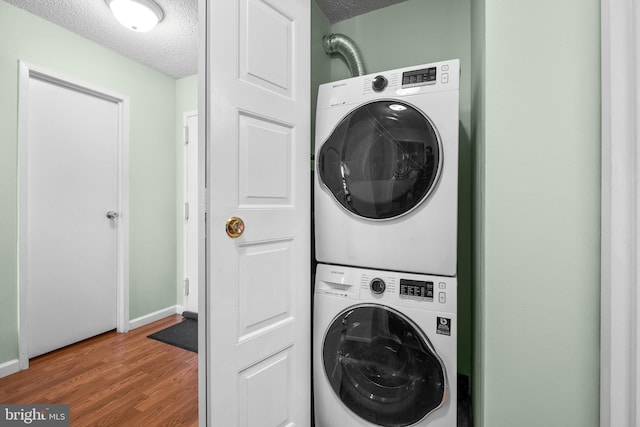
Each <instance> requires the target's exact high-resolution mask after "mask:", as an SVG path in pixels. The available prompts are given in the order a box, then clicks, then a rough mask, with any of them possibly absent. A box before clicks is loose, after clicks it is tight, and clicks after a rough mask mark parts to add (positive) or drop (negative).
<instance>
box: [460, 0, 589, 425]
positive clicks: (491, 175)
mask: <svg viewBox="0 0 640 427" xmlns="http://www.w3.org/2000/svg"><path fill="white" fill-rule="evenodd" d="M472 22H473V24H474V25H473V40H474V43H473V49H474V72H477V73H478V74H476V75H475V76H474V90H473V93H474V94H475V95H476V97H475V99H474V102H473V107H474V124H475V126H474V136H475V141H476V142H477V149H478V156H477V159H478V162H477V165H478V170H477V174H476V178H477V182H479V183H480V184H479V185H478V191H477V194H476V195H477V206H478V216H477V220H478V222H477V228H476V235H477V240H476V257H477V258H476V259H477V262H478V263H479V264H480V265H479V266H478V267H477V269H476V272H477V280H476V286H477V292H476V295H477V298H476V319H477V334H476V363H475V373H476V375H475V388H474V394H475V396H476V398H477V399H481V400H482V402H478V401H476V414H475V421H476V422H477V425H478V426H480V427H483V426H486V427H501V426H518V427H529V426H530V427H539V426H550V427H553V426H557V427H565V426H580V427H589V426H598V425H599V413H598V408H599V358H598V355H599V345H600V342H599V328H600V326H599V325H600V323H599V322H600V320H599V293H600V270H599V266H600V241H599V234H600V218H599V213H600V27H599V23H600V2H599V1H598V0H562V1H557V0H553V1H552V0H535V1H533V0H529V1H518V2H513V1H507V0H483V1H478V2H477V4H474V7H473V19H472Z"/></svg>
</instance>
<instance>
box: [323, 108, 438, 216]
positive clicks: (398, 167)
mask: <svg viewBox="0 0 640 427" xmlns="http://www.w3.org/2000/svg"><path fill="white" fill-rule="evenodd" d="M441 164H442V146H441V142H440V138H439V136H438V133H437V132H436V129H435V127H434V126H433V123H432V122H431V121H430V119H429V118H428V117H427V116H426V115H425V114H424V113H423V112H421V111H419V110H418V109H416V108H415V107H413V106H411V105H409V104H407V103H404V102H400V101H397V100H384V101H375V102H370V103H368V104H365V105H362V106H360V107H358V108H356V109H355V110H353V111H352V112H351V113H349V114H348V115H347V116H346V117H345V118H344V119H342V121H341V122H340V123H339V124H338V126H337V127H336V128H335V129H334V130H333V132H332V133H331V135H330V136H329V138H328V139H327V140H326V141H325V142H324V144H323V145H322V147H321V148H320V151H319V152H318V164H317V170H318V174H319V177H320V181H321V182H322V183H323V184H324V186H325V187H326V189H327V190H328V191H329V192H330V193H331V194H333V196H334V198H335V199H336V201H337V202H338V203H339V204H340V205H341V206H342V207H344V208H345V209H346V210H348V211H349V212H351V213H353V214H356V215H358V216H361V217H363V218H367V219H372V220H384V219H390V218H395V217H398V216H401V215H404V214H406V213H407V212H410V211H411V210H412V209H414V208H415V207H417V206H418V205H419V204H420V203H422V202H423V201H424V200H425V199H426V198H427V197H428V196H429V194H430V193H431V192H432V191H433V189H434V187H435V185H436V184H437V182H438V177H439V175H440V169H441Z"/></svg>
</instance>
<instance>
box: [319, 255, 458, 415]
mask: <svg viewBox="0 0 640 427" xmlns="http://www.w3.org/2000/svg"><path fill="white" fill-rule="evenodd" d="M456 286H457V282H456V279H455V278H452V277H443V276H440V277H438V276H428V275H418V274H409V273H395V272H389V271H381V270H368V269H361V268H352V267H344V266H335V265H325V264H319V265H318V268H317V273H316V285H315V299H314V322H313V325H314V326H313V382H314V386H313V388H314V404H315V425H316V427H336V426H340V427H373V426H384V427H391V426H393V427H405V426H415V427H418V426H419V427H425V426H428V427H455V426H456V423H457V402H456V396H457V393H456V382H457V370H456V363H457V358H456V335H457V334H456V330H457V329H456V328H457V325H456Z"/></svg>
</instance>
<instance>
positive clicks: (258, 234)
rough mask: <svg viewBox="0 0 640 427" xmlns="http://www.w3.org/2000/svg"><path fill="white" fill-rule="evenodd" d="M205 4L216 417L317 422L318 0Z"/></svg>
mask: <svg viewBox="0 0 640 427" xmlns="http://www.w3.org/2000/svg"><path fill="white" fill-rule="evenodd" d="M205 3H206V4H205V7H206V17H207V29H208V34H207V39H206V43H207V48H206V51H207V58H208V59H207V61H208V62H207V103H208V105H207V122H208V123H207V126H208V132H209V133H208V135H207V141H208V143H209V149H208V156H209V157H208V161H209V166H210V169H209V172H208V188H209V192H210V201H209V208H208V212H209V213H208V215H209V216H210V219H209V220H208V225H207V227H208V239H209V242H210V244H209V252H208V259H209V264H208V269H209V270H208V271H209V274H210V276H209V277H208V282H207V284H208V287H207V309H206V316H207V324H206V328H207V349H206V351H207V362H208V363H207V367H206V370H207V374H206V376H207V387H208V390H207V402H206V404H207V408H208V424H209V425H213V426H224V427H231V426H248V427H276V426H309V425H310V424H311V406H310V390H311V385H310V378H311V374H310V372H311V369H310V368H311V361H310V358H311V353H310V342H311V340H310V333H311V319H310V304H311V303H310V295H311V292H310V291H311V284H310V259H309V258H310V255H309V253H310V215H309V205H310V194H309V152H310V142H309V138H310V125H309V122H310V117H309V116H310V105H309V104H310V99H309V98H310V94H309V92H310V82H309V79H310V75H309V62H310V60H309V32H310V0H272V1H270V0H239V1H217V2H205ZM200 4H201V5H202V4H203V2H201V3H200ZM232 217H238V218H241V219H242V220H243V221H244V232H243V233H242V234H241V235H240V236H239V237H237V238H231V237H229V236H228V235H227V232H226V231H225V230H226V226H225V224H226V223H227V220H228V219H229V218H232Z"/></svg>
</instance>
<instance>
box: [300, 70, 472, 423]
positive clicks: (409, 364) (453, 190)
mask: <svg viewBox="0 0 640 427" xmlns="http://www.w3.org/2000/svg"><path fill="white" fill-rule="evenodd" d="M459 66H460V65H459V61H458V60H451V61H443V62H438V63H433V64H425V65H419V66H414V67H408V68H402V69H397V70H392V71H387V72H382V73H376V74H370V75H365V76H359V77H354V78H350V79H346V80H341V81H337V82H332V83H328V84H325V85H322V86H320V89H319V92H318V106H317V117H316V150H315V158H316V176H315V178H316V179H315V184H314V186H315V187H314V194H315V196H314V198H315V214H314V215H315V242H316V248H315V249H316V258H317V261H318V263H319V264H318V266H317V270H316V279H315V292H314V323H313V356H314V362H313V364H314V366H313V376H314V402H315V422H316V427H338V426H339V427H363V426H367V427H371V426H385V427H387V426H394V427H396V426H397V427H400V426H402V427H404V426H420V427H423V426H429V427H453V426H455V425H456V420H457V414H456V406H457V405H456V382H457V369H456V363H457V356H456V354H457V353H456V348H457V346H456V339H457V337H456V335H457V334H456V331H457V325H456V306H457V300H456V290H457V281H456V255H457V249H456V247H457V245H456V242H457V233H456V230H457V199H458V191H457V188H458V87H459Z"/></svg>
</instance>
